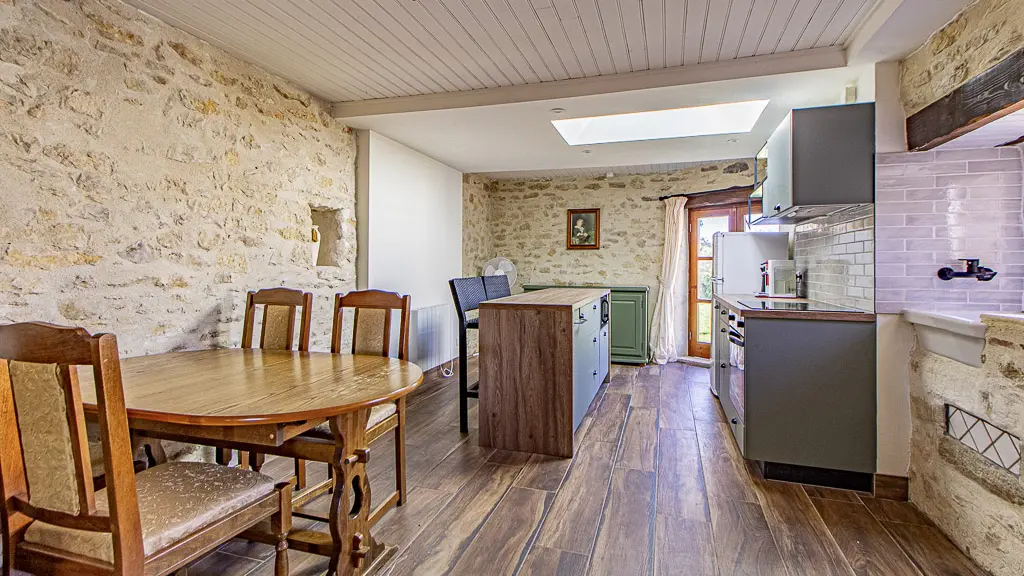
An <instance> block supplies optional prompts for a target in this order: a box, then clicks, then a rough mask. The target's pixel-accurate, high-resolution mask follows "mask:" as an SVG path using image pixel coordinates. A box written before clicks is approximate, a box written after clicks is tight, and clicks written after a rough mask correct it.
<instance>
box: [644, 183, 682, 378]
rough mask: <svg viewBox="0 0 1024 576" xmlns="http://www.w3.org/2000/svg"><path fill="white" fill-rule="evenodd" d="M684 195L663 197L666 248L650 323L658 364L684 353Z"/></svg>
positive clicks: (655, 357) (680, 356) (678, 358)
mask: <svg viewBox="0 0 1024 576" xmlns="http://www.w3.org/2000/svg"><path fill="white" fill-rule="evenodd" d="M685 206H686V198H685V197H682V196H679V197H676V198H668V199H667V200H665V251H664V254H663V256H662V261H661V275H660V276H659V277H658V283H659V288H660V289H659V290H658V302H657V304H655V306H654V324H653V326H651V351H652V354H653V356H654V361H655V362H657V363H658V364H665V363H666V362H675V361H677V360H680V359H681V358H683V357H685V356H686V341H687V338H686V332H687V330H688V326H687V321H686V314H687V302H686V299H687V290H686V284H687V277H686V276H687V272H688V270H687V265H688V262H689V260H688V258H689V256H688V255H687V250H688V246H687V244H688V242H689V240H688V238H687V234H686V226H687V214H686V208H685Z"/></svg>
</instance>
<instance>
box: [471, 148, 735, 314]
mask: <svg viewBox="0 0 1024 576" xmlns="http://www.w3.org/2000/svg"><path fill="white" fill-rule="evenodd" d="M753 181H754V162H753V160H752V159H751V160H727V161H722V162H715V163H708V164H705V165H701V166H695V167H692V168H687V169H685V170H679V171H676V172H672V173H668V174H645V175H635V176H628V175H627V176H615V177H613V178H605V177H603V176H602V177H595V178H558V179H542V180H499V181H497V182H495V183H494V187H493V189H492V191H491V193H490V195H489V203H490V206H489V215H488V219H487V229H488V231H489V234H490V242H491V250H492V252H493V254H494V255H497V256H505V257H506V258H508V259H510V260H511V261H512V262H513V263H514V264H515V265H516V269H517V271H518V273H519V285H520V286H522V285H524V284H606V285H646V286H649V287H650V288H651V295H650V297H651V301H650V306H649V308H650V312H652V313H653V310H654V303H655V301H656V299H657V295H658V274H659V273H660V272H661V257H662V250H663V249H664V245H665V203H664V202H663V201H661V200H658V197H659V196H664V195H669V194H680V193H686V194H692V193H695V192H704V191H708V190H718V189H722V188H729V187H732V186H749V185H751V184H752V183H753ZM570 208H600V209H601V249H600V250H567V249H566V247H565V233H566V210H568V209H570ZM478 226H479V223H473V222H469V221H466V222H464V223H463V230H469V229H476V227H478ZM464 234H465V232H464Z"/></svg>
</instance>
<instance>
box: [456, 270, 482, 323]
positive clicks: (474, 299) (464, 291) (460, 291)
mask: <svg viewBox="0 0 1024 576" xmlns="http://www.w3.org/2000/svg"><path fill="white" fill-rule="evenodd" d="M448 286H450V287H451V289H452V300H454V301H455V311H456V312H457V313H458V315H459V321H460V322H461V323H462V325H463V326H465V325H466V312H469V311H471V310H476V309H477V308H479V307H480V303H481V302H483V301H484V300H487V292H486V290H484V280H483V277H481V276H471V277H469V278H452V279H451V280H449V281H448Z"/></svg>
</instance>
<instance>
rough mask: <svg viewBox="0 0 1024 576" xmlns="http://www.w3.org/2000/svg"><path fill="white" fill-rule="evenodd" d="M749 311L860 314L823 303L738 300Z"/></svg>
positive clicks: (850, 309) (853, 310)
mask: <svg viewBox="0 0 1024 576" xmlns="http://www.w3.org/2000/svg"><path fill="white" fill-rule="evenodd" d="M740 304H742V305H744V306H746V307H747V308H750V309H751V310H784V311H789V312H861V313H863V312H864V311H863V310H857V309H856V308H846V307H844V306H835V305H832V304H826V303H824V302H784V301H781V300H740Z"/></svg>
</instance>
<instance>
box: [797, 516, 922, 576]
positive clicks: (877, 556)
mask: <svg viewBox="0 0 1024 576" xmlns="http://www.w3.org/2000/svg"><path fill="white" fill-rule="evenodd" d="M811 502H813V504H814V508H815V509H816V510H817V511H818V514H819V515H821V519H822V520H823V521H824V522H825V525H826V526H828V530H829V532H831V533H832V537H833V538H835V541H836V543H837V544H839V549H840V550H842V551H843V556H845V557H846V560H847V561H848V562H849V563H850V566H851V567H852V568H853V571H854V573H855V574H857V576H921V574H920V572H918V571H917V569H916V568H915V567H914V564H913V563H912V562H911V561H910V559H909V558H908V557H907V555H906V554H904V553H903V550H901V549H900V547H899V545H897V544H896V542H895V541H894V540H893V539H892V538H890V537H889V534H888V533H887V532H886V531H885V528H883V527H882V525H881V524H879V523H878V521H877V520H875V517H874V516H872V515H871V513H870V512H868V509H867V508H865V507H864V505H863V504H861V503H860V502H859V501H858V502H841V501H839V500H827V499H821V498H812V499H811Z"/></svg>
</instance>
